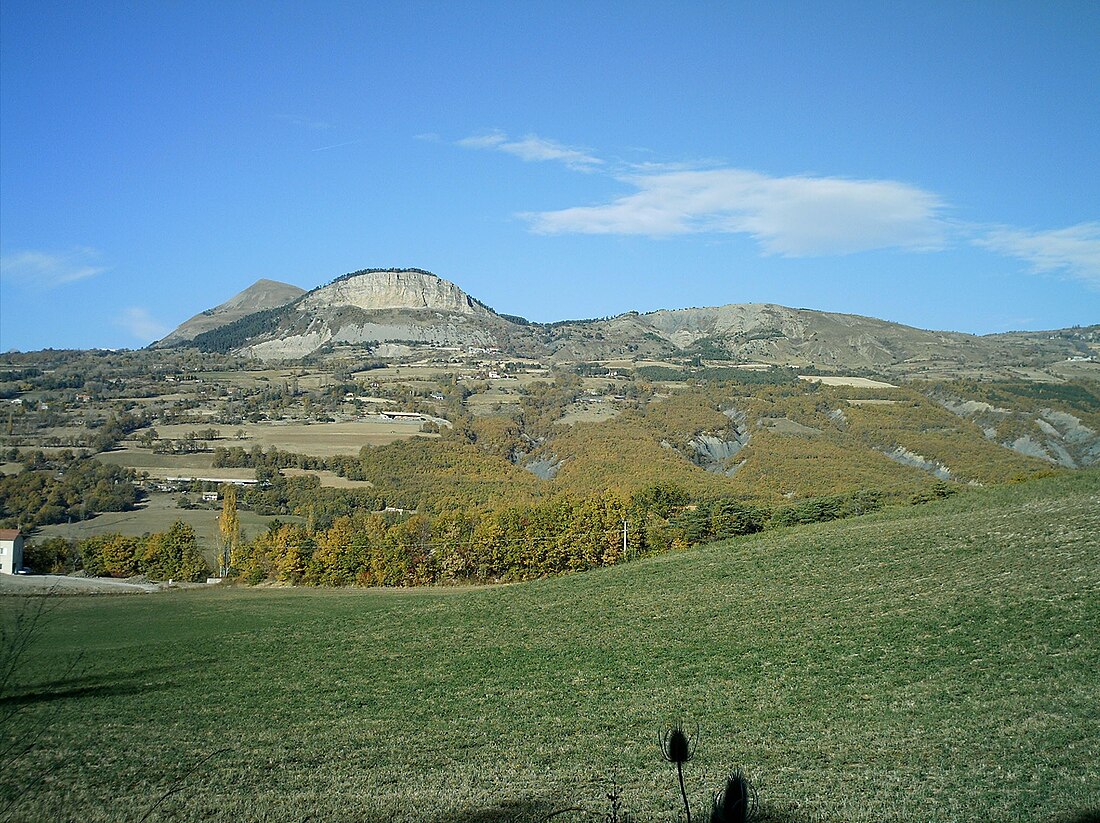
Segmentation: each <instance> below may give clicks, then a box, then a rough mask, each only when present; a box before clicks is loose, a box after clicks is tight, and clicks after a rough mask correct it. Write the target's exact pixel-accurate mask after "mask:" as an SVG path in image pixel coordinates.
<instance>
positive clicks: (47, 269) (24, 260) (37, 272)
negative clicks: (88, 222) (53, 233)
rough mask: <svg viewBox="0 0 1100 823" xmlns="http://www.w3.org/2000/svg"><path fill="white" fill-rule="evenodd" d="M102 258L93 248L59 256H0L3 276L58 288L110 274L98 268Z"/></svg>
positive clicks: (29, 253)
mask: <svg viewBox="0 0 1100 823" xmlns="http://www.w3.org/2000/svg"><path fill="white" fill-rule="evenodd" d="M99 257H100V254H99V252H98V251H97V250H96V249H92V248H83V247H82V248H76V249H73V250H72V251H69V252H60V253H58V252H48V251H38V250H33V249H27V250H24V251H19V252H14V253H12V254H7V255H4V256H3V257H0V276H3V278H4V279H5V280H8V281H9V282H15V283H20V284H23V285H33V286H40V287H45V288H57V287H58V286H65V285H68V284H69V283H76V282H78V281H80V280H87V279H88V278H89V277H95V276H96V275H97V274H102V273H103V272H105V271H109V267H108V266H102V265H98V261H99Z"/></svg>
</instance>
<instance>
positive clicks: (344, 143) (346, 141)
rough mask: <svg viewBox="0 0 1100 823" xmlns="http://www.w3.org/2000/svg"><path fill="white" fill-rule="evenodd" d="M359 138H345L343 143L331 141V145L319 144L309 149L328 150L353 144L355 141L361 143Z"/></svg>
mask: <svg viewBox="0 0 1100 823" xmlns="http://www.w3.org/2000/svg"><path fill="white" fill-rule="evenodd" d="M361 142H362V141H361V140H345V141H344V142H343V143H333V144H332V145H331V146H319V147H317V148H315V149H310V151H328V150H329V149H340V148H343V147H344V146H354V145H355V144H356V143H361Z"/></svg>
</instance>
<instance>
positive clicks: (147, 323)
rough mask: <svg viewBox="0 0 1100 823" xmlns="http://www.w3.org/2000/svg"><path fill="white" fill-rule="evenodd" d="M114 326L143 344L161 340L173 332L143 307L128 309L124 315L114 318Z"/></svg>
mask: <svg viewBox="0 0 1100 823" xmlns="http://www.w3.org/2000/svg"><path fill="white" fill-rule="evenodd" d="M114 324H115V325H116V326H118V327H119V328H121V329H125V330H126V331H127V332H128V333H129V334H130V336H132V337H133V338H135V339H136V340H140V341H142V342H143V343H151V342H153V341H154V340H160V339H161V338H162V337H164V336H165V335H167V334H168V332H169V331H171V329H170V328H168V327H167V326H166V325H165V324H164V323H162V322H160V321H159V320H157V319H156V318H154V317H153V316H152V315H151V314H149V310H148V309H146V308H143V307H141V306H129V307H127V308H126V309H124V310H123V312H122V314H120V315H117V316H116V317H115V318H114Z"/></svg>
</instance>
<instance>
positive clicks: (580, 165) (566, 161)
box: [458, 131, 604, 171]
mask: <svg viewBox="0 0 1100 823" xmlns="http://www.w3.org/2000/svg"><path fill="white" fill-rule="evenodd" d="M458 145H459V146H462V147H463V148H467V149H492V150H495V151H502V152H504V153H506V154H511V155H513V156H515V157H518V158H519V159H520V160H524V161H527V162H528V163H539V162H547V161H552V162H557V163H562V164H563V165H565V166H567V167H568V168H571V169H573V170H574V171H595V170H596V169H598V168H600V167H601V166H603V164H604V161H603V160H601V159H600V158H598V157H596V156H595V155H593V154H591V153H589V152H586V151H584V150H583V149H578V148H574V147H572V146H566V145H563V144H562V143H558V142H557V141H555V140H549V139H547V138H545V137H539V136H538V135H536V134H529V135H527V136H526V137H524V138H522V139H521V140H511V139H509V137H508V135H506V134H505V133H504V132H500V131H494V132H490V133H488V134H482V135H477V136H474V137H467V138H464V139H462V140H459V141H458Z"/></svg>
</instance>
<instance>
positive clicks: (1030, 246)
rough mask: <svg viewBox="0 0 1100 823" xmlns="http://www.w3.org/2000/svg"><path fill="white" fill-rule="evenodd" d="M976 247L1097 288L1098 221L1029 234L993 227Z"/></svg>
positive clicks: (1099, 271) (1099, 265)
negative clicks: (1067, 275)
mask: <svg viewBox="0 0 1100 823" xmlns="http://www.w3.org/2000/svg"><path fill="white" fill-rule="evenodd" d="M972 242H973V243H974V244H975V245H977V246H981V247H982V248H985V249H989V250H990V251H995V252H997V253H999V254H1003V255H1006V256H1008V257H1015V258H1018V259H1020V260H1023V261H1025V262H1027V263H1029V264H1030V265H1031V267H1032V269H1033V270H1034V271H1037V272H1065V273H1067V274H1069V275H1071V276H1073V277H1076V278H1078V279H1080V280H1084V281H1086V282H1088V283H1091V284H1093V285H1095V286H1100V222H1087V223H1078V224H1077V225H1076V226H1069V227H1068V228H1064V229H1051V230H1049V231H1030V230H1028V229H1016V228H1012V227H1011V226H996V227H993V228H989V229H986V230H985V231H984V232H982V233H979V234H977V235H976V236H975V237H974V238H973V241H972Z"/></svg>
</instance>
